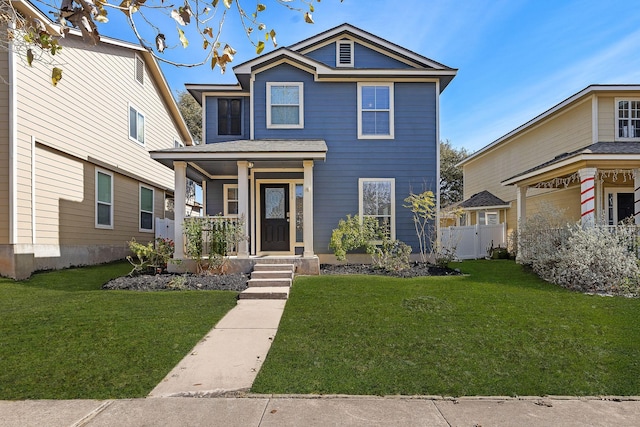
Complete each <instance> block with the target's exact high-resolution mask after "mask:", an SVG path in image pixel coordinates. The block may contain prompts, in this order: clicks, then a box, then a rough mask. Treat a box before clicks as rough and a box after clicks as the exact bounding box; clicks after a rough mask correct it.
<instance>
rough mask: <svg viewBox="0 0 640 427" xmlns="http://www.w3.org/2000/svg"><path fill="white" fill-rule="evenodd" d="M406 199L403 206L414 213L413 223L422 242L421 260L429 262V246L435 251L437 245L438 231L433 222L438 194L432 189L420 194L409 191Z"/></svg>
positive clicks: (420, 242)
mask: <svg viewBox="0 0 640 427" xmlns="http://www.w3.org/2000/svg"><path fill="white" fill-rule="evenodd" d="M404 201H405V203H406V205H403V206H404V207H405V208H407V209H409V210H411V213H412V214H413V225H414V227H415V230H416V235H417V236H418V242H419V244H420V260H421V261H422V262H427V260H428V256H429V248H431V250H432V252H433V251H434V248H435V247H436V246H437V245H435V243H436V242H435V240H436V239H437V233H436V232H435V231H436V230H435V226H434V224H433V220H434V219H435V217H436V196H435V195H434V194H433V192H432V191H429V190H426V191H423V192H422V193H420V194H414V193H409V196H408V197H407V198H406V199H404ZM434 255H435V254H434Z"/></svg>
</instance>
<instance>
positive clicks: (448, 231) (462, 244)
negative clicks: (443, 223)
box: [440, 224, 507, 259]
mask: <svg viewBox="0 0 640 427" xmlns="http://www.w3.org/2000/svg"><path fill="white" fill-rule="evenodd" d="M440 233H441V234H440V243H441V244H442V247H443V248H449V249H453V248H455V252H456V257H457V258H458V259H477V258H484V257H486V256H487V255H488V253H487V251H488V250H489V248H490V247H491V245H492V244H493V247H498V246H501V247H503V248H504V247H506V246H507V227H506V224H494V225H470V226H465V227H445V228H442V229H441V230H440Z"/></svg>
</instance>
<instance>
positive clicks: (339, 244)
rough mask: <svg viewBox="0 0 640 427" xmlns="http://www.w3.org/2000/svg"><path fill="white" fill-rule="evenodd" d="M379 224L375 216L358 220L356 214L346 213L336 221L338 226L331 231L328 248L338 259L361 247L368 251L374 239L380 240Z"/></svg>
mask: <svg viewBox="0 0 640 427" xmlns="http://www.w3.org/2000/svg"><path fill="white" fill-rule="evenodd" d="M381 234H382V233H381V231H380V225H379V224H378V221H376V219H375V218H371V217H364V218H363V220H362V221H360V217H358V216H357V215H354V216H351V215H347V218H346V219H341V220H340V221H339V222H338V228H335V229H334V230H333V231H332V232H331V240H330V242H329V249H331V250H332V251H333V253H334V255H335V256H336V259H337V260H338V261H344V260H346V259H347V252H351V251H354V250H357V249H363V250H365V251H366V252H367V253H370V252H371V250H372V248H371V246H372V243H371V242H373V241H374V240H381V237H382V236H381Z"/></svg>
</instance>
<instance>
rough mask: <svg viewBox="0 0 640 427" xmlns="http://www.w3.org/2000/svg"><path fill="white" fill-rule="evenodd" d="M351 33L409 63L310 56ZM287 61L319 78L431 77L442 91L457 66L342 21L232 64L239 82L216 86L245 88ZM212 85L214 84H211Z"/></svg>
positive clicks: (197, 93)
mask: <svg viewBox="0 0 640 427" xmlns="http://www.w3.org/2000/svg"><path fill="white" fill-rule="evenodd" d="M345 37H348V38H350V39H353V40H357V41H358V43H361V44H363V45H364V46H366V47H368V48H370V49H373V50H375V51H377V52H379V53H381V54H383V55H386V56H388V57H390V58H393V59H396V60H398V61H400V62H403V63H404V64H406V65H408V67H406V68H350V67H331V66H328V65H326V64H324V63H322V62H319V61H316V60H314V59H312V58H310V57H309V56H308V55H306V54H307V53H309V52H311V51H313V50H315V49H317V48H319V47H322V46H325V45H327V44H329V43H333V42H335V41H337V40H341V39H343V38H345ZM282 62H286V63H289V64H292V65H294V66H296V67H298V68H301V69H305V70H307V71H308V72H310V73H313V74H314V75H315V78H316V79H317V80H322V79H333V80H335V79H347V78H351V79H353V78H381V77H382V78H389V79H403V78H406V79H412V78H429V79H437V80H438V81H439V82H440V92H442V91H443V90H444V89H445V88H446V87H447V85H448V84H449V83H450V82H451V80H453V78H454V77H455V75H456V74H457V71H458V70H457V69H455V68H450V67H447V66H445V65H443V64H440V63H439V62H436V61H433V60H431V59H429V58H427V57H425V56H422V55H419V54H417V53H415V52H412V51H410V50H408V49H405V48H403V47H401V46H398V45H396V44H394V43H391V42H389V41H387V40H384V39H382V38H380V37H378V36H375V35H373V34H371V33H368V32H366V31H363V30H361V29H359V28H356V27H354V26H352V25H350V24H342V25H339V26H337V27H335V28H332V29H330V30H328V31H325V32H323V33H320V34H318V35H316V36H313V37H310V38H308V39H306V40H303V41H301V42H298V43H295V44H293V45H291V46H288V47H281V48H278V49H276V50H274V51H271V52H269V53H267V54H265V55H261V56H258V57H256V58H253V59H250V60H248V61H245V62H243V63H241V64H238V65H236V66H235V67H233V71H234V73H235V75H236V77H237V78H238V81H239V82H240V84H239V85H225V86H223V85H216V86H215V89H216V90H224V88H227V89H228V90H232V91H236V90H239V89H240V90H243V88H245V89H244V90H246V88H248V85H249V76H250V75H251V74H253V73H256V72H259V71H260V70H263V69H265V68H268V67H270V66H273V65H275V64H279V63H282ZM185 86H186V87H187V90H188V91H189V92H191V94H192V95H194V97H196V99H199V98H200V99H201V92H202V91H206V90H207V87H206V85H190V84H186V85H185ZM211 87H212V88H213V86H211Z"/></svg>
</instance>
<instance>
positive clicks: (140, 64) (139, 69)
mask: <svg viewBox="0 0 640 427" xmlns="http://www.w3.org/2000/svg"><path fill="white" fill-rule="evenodd" d="M135 64H136V65H135V67H136V69H135V78H136V81H137V82H138V83H140V84H144V60H143V59H142V57H141V56H140V55H137V54H136V55H135Z"/></svg>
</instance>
